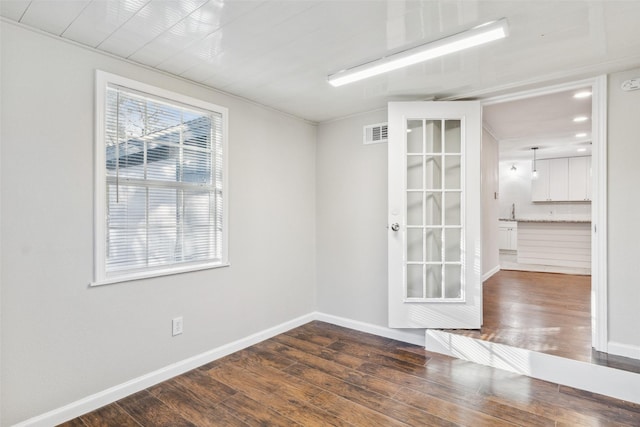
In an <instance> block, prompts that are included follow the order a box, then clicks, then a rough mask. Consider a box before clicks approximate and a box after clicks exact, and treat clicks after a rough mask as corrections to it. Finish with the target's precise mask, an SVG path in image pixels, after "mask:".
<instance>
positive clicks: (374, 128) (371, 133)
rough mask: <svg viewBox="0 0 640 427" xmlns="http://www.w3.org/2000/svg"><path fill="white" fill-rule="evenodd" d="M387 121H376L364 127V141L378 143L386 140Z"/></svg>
mask: <svg viewBox="0 0 640 427" xmlns="http://www.w3.org/2000/svg"><path fill="white" fill-rule="evenodd" d="M387 140H388V137H387V123H378V124H376V125H368V126H365V127H364V143H365V144H380V143H382V142H387Z"/></svg>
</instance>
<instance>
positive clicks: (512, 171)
mask: <svg viewBox="0 0 640 427" xmlns="http://www.w3.org/2000/svg"><path fill="white" fill-rule="evenodd" d="M509 170H510V171H511V173H516V172H517V171H518V168H517V167H516V164H515V163H514V164H512V165H511V169H509Z"/></svg>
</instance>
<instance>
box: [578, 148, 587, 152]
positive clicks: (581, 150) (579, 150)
mask: <svg viewBox="0 0 640 427" xmlns="http://www.w3.org/2000/svg"><path fill="white" fill-rule="evenodd" d="M585 151H587V149H586V148H578V153H584V152H585Z"/></svg>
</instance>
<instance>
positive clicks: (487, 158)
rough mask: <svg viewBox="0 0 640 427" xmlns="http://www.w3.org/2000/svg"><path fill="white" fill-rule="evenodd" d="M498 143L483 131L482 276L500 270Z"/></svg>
mask: <svg viewBox="0 0 640 427" xmlns="http://www.w3.org/2000/svg"><path fill="white" fill-rule="evenodd" d="M498 191H499V188H498V142H497V141H496V140H495V139H494V138H493V136H491V134H490V133H489V132H487V131H486V130H484V129H483V130H482V275H483V277H485V276H486V275H489V274H493V273H495V272H497V271H498V269H499V268H500V250H499V248H498V228H499V227H498V217H499V199H496V198H495V193H498Z"/></svg>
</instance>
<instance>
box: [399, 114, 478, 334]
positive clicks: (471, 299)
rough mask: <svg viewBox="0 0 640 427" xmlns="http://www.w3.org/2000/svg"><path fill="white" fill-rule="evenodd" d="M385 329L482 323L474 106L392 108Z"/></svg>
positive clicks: (472, 327)
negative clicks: (386, 319)
mask: <svg viewBox="0 0 640 427" xmlns="http://www.w3.org/2000/svg"><path fill="white" fill-rule="evenodd" d="M388 131H389V326H390V327H392V328H456V329H477V328H480V326H481V325H482V279H481V277H482V273H481V270H482V264H481V241H480V227H481V221H480V213H481V201H480V200H481V199H480V179H481V176H480V145H481V136H482V135H481V132H482V127H481V106H480V103H479V102H475V101H465V102H458V101H456V102H391V103H389V125H388Z"/></svg>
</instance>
